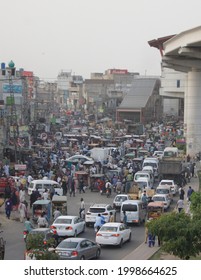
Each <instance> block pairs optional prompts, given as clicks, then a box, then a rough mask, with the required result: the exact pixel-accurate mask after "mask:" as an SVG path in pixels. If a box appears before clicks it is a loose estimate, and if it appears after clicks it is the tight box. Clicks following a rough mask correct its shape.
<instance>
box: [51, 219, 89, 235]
mask: <svg viewBox="0 0 201 280" xmlns="http://www.w3.org/2000/svg"><path fill="white" fill-rule="evenodd" d="M50 228H51V229H54V230H56V232H57V234H58V236H61V237H68V236H74V237H76V236H77V235H78V234H79V233H81V232H84V231H85V221H84V220H83V219H82V218H80V217H78V216H59V217H58V218H56V220H55V221H54V222H53V224H52V225H51V227H50Z"/></svg>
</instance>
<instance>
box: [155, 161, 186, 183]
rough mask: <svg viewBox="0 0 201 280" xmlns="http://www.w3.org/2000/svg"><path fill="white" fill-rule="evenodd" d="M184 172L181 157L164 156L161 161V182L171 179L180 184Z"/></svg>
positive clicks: (159, 168)
mask: <svg viewBox="0 0 201 280" xmlns="http://www.w3.org/2000/svg"><path fill="white" fill-rule="evenodd" d="M184 170H185V167H184V164H183V159H182V158H180V157H165V156H163V157H162V159H159V165H158V173H159V181H161V180H162V179H170V180H174V181H175V182H177V183H178V182H179V180H180V179H181V176H182V173H183V172H184Z"/></svg>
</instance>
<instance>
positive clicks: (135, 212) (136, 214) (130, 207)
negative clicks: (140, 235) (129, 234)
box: [120, 200, 146, 225]
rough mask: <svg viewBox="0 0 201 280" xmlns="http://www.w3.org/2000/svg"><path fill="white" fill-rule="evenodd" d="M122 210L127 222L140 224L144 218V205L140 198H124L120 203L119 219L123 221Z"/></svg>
mask: <svg viewBox="0 0 201 280" xmlns="http://www.w3.org/2000/svg"><path fill="white" fill-rule="evenodd" d="M124 211H125V213H126V215H127V223H128V224H131V223H132V224H138V225H140V224H141V223H143V222H144V221H145V219H146V207H145V205H144V203H143V202H142V201H141V200H126V201H124V202H123V203H122V205H121V210H120V219H121V221H123V217H124Z"/></svg>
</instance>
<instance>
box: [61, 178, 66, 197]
mask: <svg viewBox="0 0 201 280" xmlns="http://www.w3.org/2000/svg"><path fill="white" fill-rule="evenodd" d="M61 187H62V189H63V195H66V194H67V182H66V178H65V177H64V178H62V183H61Z"/></svg>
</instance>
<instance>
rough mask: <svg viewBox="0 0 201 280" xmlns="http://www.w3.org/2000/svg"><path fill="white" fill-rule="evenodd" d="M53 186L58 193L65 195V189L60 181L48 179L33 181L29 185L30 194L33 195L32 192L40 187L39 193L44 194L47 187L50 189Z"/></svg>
mask: <svg viewBox="0 0 201 280" xmlns="http://www.w3.org/2000/svg"><path fill="white" fill-rule="evenodd" d="M52 187H53V188H54V190H55V192H56V193H57V194H58V195H63V189H62V187H61V186H60V185H59V183H58V182H56V181H53V180H46V179H41V180H33V181H31V183H30V185H29V187H28V195H31V194H32V192H33V191H35V190H36V189H38V191H39V193H40V194H42V193H43V192H44V191H45V189H48V190H50V189H51V188H52Z"/></svg>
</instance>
